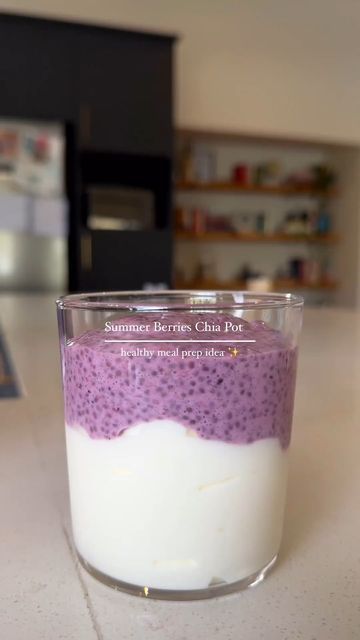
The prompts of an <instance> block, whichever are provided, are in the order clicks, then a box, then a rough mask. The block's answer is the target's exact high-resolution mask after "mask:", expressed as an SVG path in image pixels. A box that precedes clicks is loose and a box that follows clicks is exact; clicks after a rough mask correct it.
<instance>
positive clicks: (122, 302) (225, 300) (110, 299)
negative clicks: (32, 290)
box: [56, 289, 304, 313]
mask: <svg viewBox="0 0 360 640" xmlns="http://www.w3.org/2000/svg"><path fill="white" fill-rule="evenodd" d="M303 304H304V299H303V297H302V296H298V295H294V294H293V293H285V292H282V293H260V292H259V293H257V292H252V291H242V290H239V291H236V290H232V291H226V290H224V291H222V290H207V291H199V290H191V289H190V290H184V289H181V290H180V289H177V290H174V289H173V290H167V289H165V290H161V291H141V290H137V291H101V292H90V293H72V294H67V295H63V296H60V297H59V298H58V299H57V300H56V306H57V308H58V309H60V310H65V309H77V310H84V311H89V310H90V311H119V310H121V309H123V310H127V311H133V312H139V311H141V312H149V313H150V312H156V311H189V310H193V309H197V310H201V311H214V310H222V309H232V310H238V311H241V310H250V309H284V308H289V307H292V308H293V307H302V306H303Z"/></svg>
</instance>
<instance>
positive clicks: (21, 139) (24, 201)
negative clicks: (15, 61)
mask: <svg viewBox="0 0 360 640" xmlns="http://www.w3.org/2000/svg"><path fill="white" fill-rule="evenodd" d="M65 152H66V136H65V130H64V127H63V125H62V124H61V123H55V122H35V121H19V120H6V119H1V120H0V293H2V292H6V291H15V292H53V293H55V294H57V293H61V292H63V291H66V289H67V281H68V274H67V270H68V256H67V249H68V211H69V206H68V198H67V195H66V185H65V182H66V181H65Z"/></svg>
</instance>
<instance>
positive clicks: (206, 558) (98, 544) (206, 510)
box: [66, 420, 287, 589]
mask: <svg viewBox="0 0 360 640" xmlns="http://www.w3.org/2000/svg"><path fill="white" fill-rule="evenodd" d="M66 438H67V451H68V469H69V483H70V497H71V509H72V520H73V532H74V538H75V543H76V547H77V549H78V551H79V552H80V554H81V555H82V556H83V558H84V559H85V560H87V561H88V562H89V563H90V564H91V565H92V566H93V567H94V568H95V569H98V570H99V571H102V572H103V573H105V574H107V575H108V576H111V577H113V578H116V579H118V580H122V581H124V582H129V583H132V584H136V585H141V586H148V587H153V588H159V589H202V588H206V587H207V586H209V584H210V583H211V582H213V581H214V580H215V581H218V580H224V581H226V582H235V581H237V580H240V579H242V578H245V577H248V576H249V575H251V574H253V573H255V572H256V571H259V570H260V569H261V568H263V567H264V566H265V565H266V564H267V563H268V562H269V561H270V560H271V559H272V558H273V557H274V556H275V555H276V554H277V552H278V549H279V545H280V539H281V532H282V523H283V511H284V502H285V492H286V477H287V453H286V451H284V450H282V448H281V446H280V444H279V440H278V439H277V438H268V439H265V440H258V441H257V442H254V443H252V444H246V445H238V444H228V443H224V442H219V441H211V440H204V439H202V438H198V437H196V436H195V435H194V432H192V431H190V430H188V429H186V428H185V427H183V426H182V425H180V424H178V423H176V422H174V421H172V420H154V421H152V422H148V423H143V424H139V425H137V426H136V427H131V428H130V429H128V430H127V431H125V432H124V433H123V435H121V436H120V437H118V438H114V439H112V440H95V439H92V438H90V437H89V436H88V434H87V433H86V431H85V430H84V429H82V428H81V427H76V428H75V427H69V426H67V427H66Z"/></svg>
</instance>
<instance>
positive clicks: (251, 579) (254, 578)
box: [76, 551, 277, 600]
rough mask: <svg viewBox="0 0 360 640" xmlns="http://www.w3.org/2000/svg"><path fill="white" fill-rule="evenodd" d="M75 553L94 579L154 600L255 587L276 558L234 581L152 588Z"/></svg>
mask: <svg viewBox="0 0 360 640" xmlns="http://www.w3.org/2000/svg"><path fill="white" fill-rule="evenodd" d="M76 553H77V556H78V558H79V561H80V564H81V565H82V566H83V567H84V569H86V571H88V572H89V573H90V575H92V576H93V578H96V580H99V581H100V582H102V583H103V584H105V585H106V586H108V587H111V588H112V589H115V590H116V591H124V592H125V593H129V594H130V595H133V596H141V597H143V598H153V599H155V600H204V599H205V598H216V597H218V596H224V595H226V594H229V593H234V592H235V591H241V590H242V589H247V588H248V587H255V586H256V585H258V584H260V582H262V581H263V580H264V578H265V577H266V576H267V574H268V573H269V572H270V571H271V569H272V567H273V566H274V564H275V562H276V560H277V555H275V556H274V557H273V558H272V560H270V562H269V563H268V564H267V565H266V566H265V567H263V568H262V569H260V570H259V571H256V572H255V573H252V574H251V575H250V576H247V577H246V578H242V579H241V580H237V581H236V582H230V583H229V582H219V583H216V584H214V585H211V586H209V587H206V588H205V589H188V590H187V589H153V588H152V587H141V586H140V585H135V584H130V583H129V582H123V581H122V580H117V579H116V578H111V577H110V576H108V575H106V574H105V573H102V572H101V571H98V569H95V568H94V567H93V566H92V565H91V564H89V563H88V562H87V561H86V560H85V558H83V557H82V556H81V554H80V553H79V552H78V551H76Z"/></svg>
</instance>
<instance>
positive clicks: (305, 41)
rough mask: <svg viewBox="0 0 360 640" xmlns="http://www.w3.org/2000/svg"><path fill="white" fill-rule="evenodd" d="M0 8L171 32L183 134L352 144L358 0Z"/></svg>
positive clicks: (51, 0)
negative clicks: (211, 132) (220, 132)
mask: <svg viewBox="0 0 360 640" xmlns="http://www.w3.org/2000/svg"><path fill="white" fill-rule="evenodd" d="M1 8H2V9H7V10H9V11H18V12H27V13H32V14H43V15H48V16H57V17H65V18H70V19H78V20H84V21H95V22H102V23H105V24H110V25H118V26H130V27H134V28H147V29H153V30H165V31H172V32H177V33H179V34H180V35H181V39H180V42H179V44H178V52H177V122H178V124H180V125H182V126H189V127H190V126H192V127H203V128H216V129H219V128H221V129H229V130H238V131H242V132H251V133H256V132H259V133H264V134H271V135H285V136H291V137H297V136H303V137H315V138H323V139H332V140H338V141H343V142H350V143H356V142H360V117H359V114H360V76H359V74H358V61H359V59H360V38H359V33H360V2H359V1H358V0H302V1H301V2H295V1H291V0H290V1H289V0H271V1H269V0H221V1H220V0H102V1H101V2H98V0H10V1H8V2H6V1H5V2H2V3H1Z"/></svg>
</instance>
